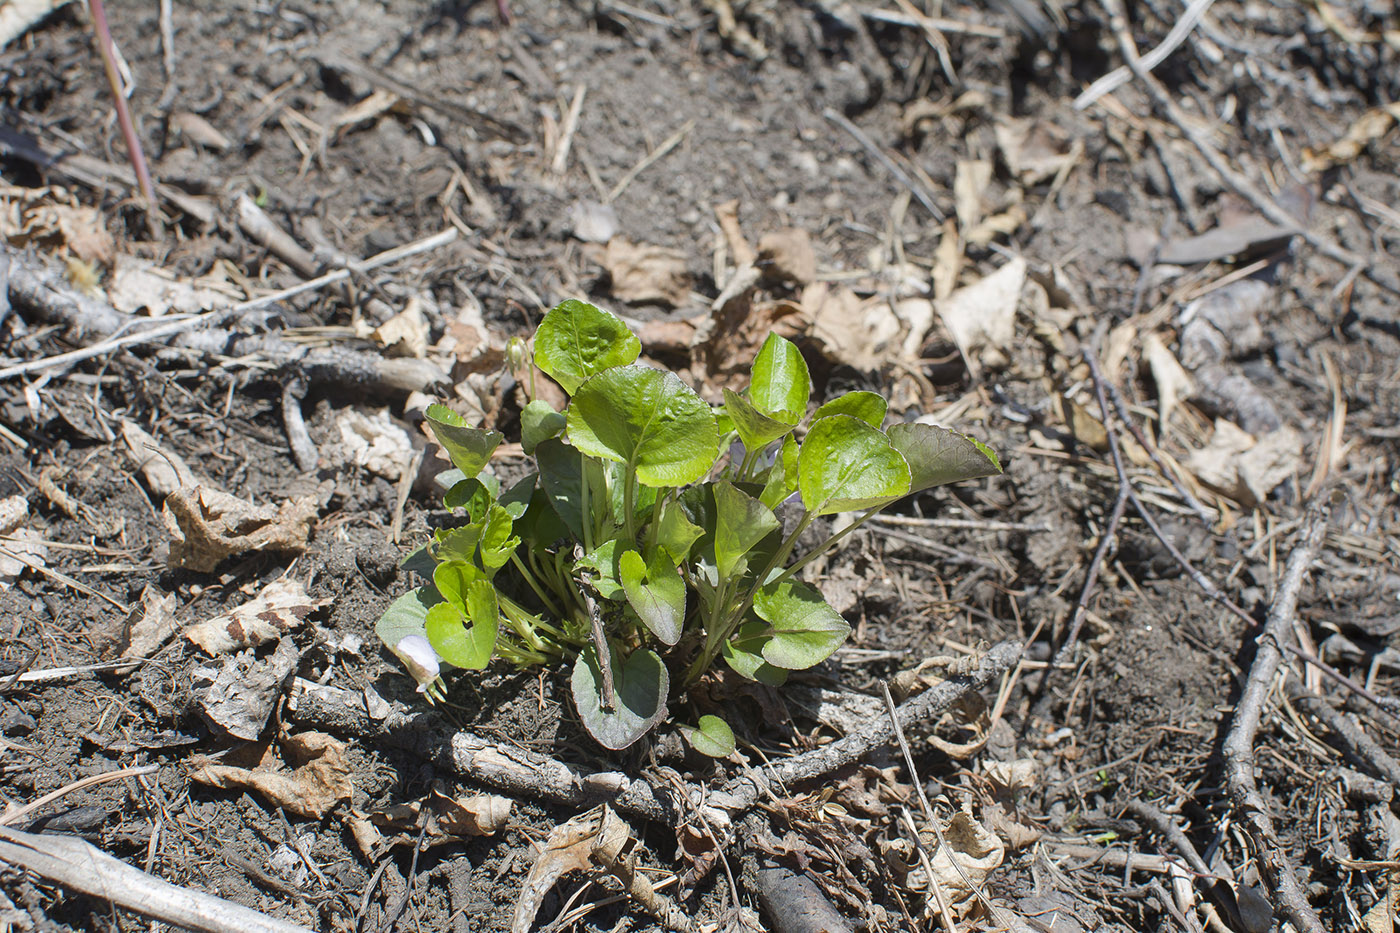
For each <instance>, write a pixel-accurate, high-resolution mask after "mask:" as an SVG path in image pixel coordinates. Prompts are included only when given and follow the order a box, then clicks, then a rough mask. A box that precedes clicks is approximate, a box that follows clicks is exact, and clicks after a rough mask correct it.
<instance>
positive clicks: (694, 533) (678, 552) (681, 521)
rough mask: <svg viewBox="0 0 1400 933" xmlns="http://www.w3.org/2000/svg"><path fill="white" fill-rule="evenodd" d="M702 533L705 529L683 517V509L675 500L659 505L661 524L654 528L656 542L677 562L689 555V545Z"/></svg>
mask: <svg viewBox="0 0 1400 933" xmlns="http://www.w3.org/2000/svg"><path fill="white" fill-rule="evenodd" d="M704 533H705V529H703V528H701V527H700V526H698V525H696V524H694V523H693V522H691V520H690V519H688V518H686V517H685V510H684V509H683V508H681V504H680V503H679V502H677V501H676V500H674V499H672V500H671V501H670V502H667V503H666V504H665V505H663V506H662V507H661V525H660V527H659V528H658V529H657V530H656V543H657V545H658V546H659V547H660V548H661V549H662V550H663V551H665V552H666V553H667V554H670V555H671V560H673V561H675V562H676V563H677V564H680V563H681V562H682V561H684V560H685V559H686V558H687V557H689V556H690V546H691V545H692V544H694V543H695V539H696V538H698V537H700V536H701V535H703V534H704Z"/></svg>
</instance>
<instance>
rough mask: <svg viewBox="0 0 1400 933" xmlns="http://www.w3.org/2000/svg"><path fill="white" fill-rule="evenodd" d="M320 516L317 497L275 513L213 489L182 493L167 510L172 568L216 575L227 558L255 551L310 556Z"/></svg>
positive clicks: (288, 503) (173, 496) (303, 498)
mask: <svg viewBox="0 0 1400 933" xmlns="http://www.w3.org/2000/svg"><path fill="white" fill-rule="evenodd" d="M317 512H318V508H317V500H316V497H315V496H301V497H299V498H296V499H290V500H288V501H286V502H283V503H282V504H281V505H279V506H276V507H274V506H270V505H253V503H251V502H248V501H246V500H244V499H240V498H238V497H237V496H231V495H229V494H228V493H226V492H220V491H219V490H217V489H210V488H209V487H207V486H195V487H193V488H187V489H181V490H178V491H176V492H174V493H171V494H170V495H169V496H167V497H166V500H165V506H164V508H163V509H162V518H164V520H165V528H166V530H167V531H169V532H170V557H169V564H170V566H172V567H186V568H188V569H190V570H197V571H200V572H201V573H211V572H212V571H213V570H214V568H216V567H218V565H219V562H220V561H222V560H224V559H225V558H227V557H232V556H234V555H236V554H246V553H248V552H249V551H292V552H297V553H299V552H301V551H304V550H306V545H307V542H308V539H309V538H310V537H311V525H312V523H313V522H314V521H315V520H316V514H317Z"/></svg>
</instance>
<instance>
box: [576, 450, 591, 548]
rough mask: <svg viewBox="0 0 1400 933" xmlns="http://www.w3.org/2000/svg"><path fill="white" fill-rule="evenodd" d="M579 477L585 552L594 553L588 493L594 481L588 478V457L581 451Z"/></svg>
mask: <svg viewBox="0 0 1400 933" xmlns="http://www.w3.org/2000/svg"><path fill="white" fill-rule="evenodd" d="M578 477H579V488H580V489H582V490H583V491H582V492H581V493H580V494H579V524H581V525H582V526H583V551H584V553H585V554H591V553H593V512H592V511H591V510H590V509H589V502H588V493H589V488H588V487H589V486H591V485H592V483H591V482H590V481H589V479H588V458H587V457H585V456H584V455H583V452H582V451H580V452H579V455H578Z"/></svg>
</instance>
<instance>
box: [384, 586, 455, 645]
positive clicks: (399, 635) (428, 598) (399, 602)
mask: <svg viewBox="0 0 1400 933" xmlns="http://www.w3.org/2000/svg"><path fill="white" fill-rule="evenodd" d="M441 602H442V597H441V596H440V595H438V591H437V590H436V589H435V588H434V587H431V586H420V587H418V589H416V590H409V591H408V592H407V593H405V594H403V595H402V596H400V597H399V598H398V599H396V600H394V601H393V602H392V603H390V604H389V608H388V609H385V610H384V614H383V615H382V616H380V617H379V621H378V622H376V623H375V624H374V634H376V635H378V636H379V640H380V641H382V642H384V644H385V645H386V646H388V648H389V650H391V651H392V650H393V649H394V646H395V645H397V644H398V643H399V642H401V641H403V640H404V639H405V638H407V637H408V636H410V635H423V636H426V635H427V629H426V628H425V627H424V626H425V623H426V621H427V618H428V610H429V609H431V608H432V607H433V606H436V605H438V604H440V603H441Z"/></svg>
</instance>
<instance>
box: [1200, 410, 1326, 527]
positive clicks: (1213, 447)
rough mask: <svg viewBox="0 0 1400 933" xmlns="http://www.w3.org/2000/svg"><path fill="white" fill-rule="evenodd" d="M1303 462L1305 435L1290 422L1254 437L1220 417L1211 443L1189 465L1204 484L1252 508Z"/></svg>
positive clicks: (1261, 502) (1292, 473)
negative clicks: (1290, 424)
mask: <svg viewBox="0 0 1400 933" xmlns="http://www.w3.org/2000/svg"><path fill="white" fill-rule="evenodd" d="M1302 461H1303V437H1302V435H1301V434H1299V433H1298V432H1297V431H1296V430H1295V429H1293V428H1291V427H1289V426H1288V425H1284V426H1283V427H1281V428H1276V429H1275V430H1272V431H1269V432H1267V433H1265V434H1261V435H1260V436H1259V437H1258V438H1255V437H1253V436H1252V435H1250V434H1249V433H1247V432H1246V431H1244V430H1242V429H1241V428H1239V427H1237V426H1236V425H1235V424H1233V423H1232V422H1229V421H1225V420H1224V419H1217V420H1216V422H1215V433H1214V434H1212V435H1211V439H1210V443H1209V444H1208V445H1207V446H1206V447H1205V449H1204V450H1198V451H1195V452H1194V453H1193V454H1192V455H1191V456H1190V458H1188V460H1187V462H1186V467H1187V469H1189V470H1190V471H1191V472H1192V473H1193V474H1195V476H1196V478H1197V479H1199V480H1200V481H1201V482H1202V483H1204V484H1205V485H1207V486H1209V487H1211V488H1212V489H1214V490H1216V491H1217V492H1220V493H1222V494H1224V495H1226V496H1228V497H1230V498H1231V499H1234V500H1235V501H1236V502H1238V503H1240V504H1241V505H1243V506H1246V507H1251V508H1252V507H1254V506H1258V505H1261V504H1263V502H1264V500H1265V499H1267V498H1268V496H1269V493H1270V492H1272V491H1273V490H1274V488H1275V487H1276V486H1278V484H1279V483H1282V482H1283V481H1284V480H1286V479H1288V477H1290V476H1293V475H1294V474H1295V473H1297V472H1298V471H1299V470H1300V469H1301V468H1302Z"/></svg>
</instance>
